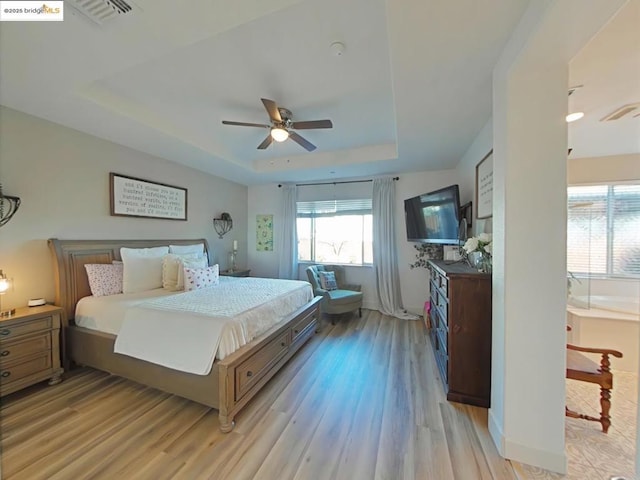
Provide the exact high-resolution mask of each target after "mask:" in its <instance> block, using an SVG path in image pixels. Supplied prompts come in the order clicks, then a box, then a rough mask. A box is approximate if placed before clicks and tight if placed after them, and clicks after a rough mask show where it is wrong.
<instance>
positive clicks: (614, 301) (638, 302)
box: [569, 295, 640, 317]
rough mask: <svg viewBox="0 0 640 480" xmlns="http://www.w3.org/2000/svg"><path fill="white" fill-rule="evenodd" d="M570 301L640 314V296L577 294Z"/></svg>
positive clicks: (579, 304)
mask: <svg viewBox="0 0 640 480" xmlns="http://www.w3.org/2000/svg"><path fill="white" fill-rule="evenodd" d="M569 303H573V304H575V305H576V306H580V307H584V308H591V309H600V310H608V311H610V312H619V313H626V314H629V315H636V317H637V316H639V315H640V296H636V297H618V296H610V295H591V296H586V295H585V296H575V297H570V298H569Z"/></svg>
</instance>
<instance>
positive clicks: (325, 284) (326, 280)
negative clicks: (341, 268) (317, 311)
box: [318, 272, 338, 290]
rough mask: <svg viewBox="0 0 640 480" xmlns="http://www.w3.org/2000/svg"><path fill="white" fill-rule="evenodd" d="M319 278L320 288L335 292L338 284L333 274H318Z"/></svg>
mask: <svg viewBox="0 0 640 480" xmlns="http://www.w3.org/2000/svg"><path fill="white" fill-rule="evenodd" d="M318 275H319V276H320V286H321V287H322V288H324V289H325V290H337V289H338V283H337V282H336V275H335V274H334V273H333V272H318Z"/></svg>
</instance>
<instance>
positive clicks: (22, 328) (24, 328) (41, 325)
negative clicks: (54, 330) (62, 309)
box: [0, 317, 51, 345]
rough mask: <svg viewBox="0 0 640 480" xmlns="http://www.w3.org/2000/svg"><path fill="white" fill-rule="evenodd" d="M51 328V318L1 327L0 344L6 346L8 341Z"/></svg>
mask: <svg viewBox="0 0 640 480" xmlns="http://www.w3.org/2000/svg"><path fill="white" fill-rule="evenodd" d="M50 328H51V317H44V318H37V319H35V320H31V321H28V322H23V323H18V324H16V325H10V326H2V327H0V344H2V345H4V343H5V342H6V341H7V340H10V339H13V338H15V337H17V336H18V335H24V334H25V333H31V332H39V331H42V330H49V329H50Z"/></svg>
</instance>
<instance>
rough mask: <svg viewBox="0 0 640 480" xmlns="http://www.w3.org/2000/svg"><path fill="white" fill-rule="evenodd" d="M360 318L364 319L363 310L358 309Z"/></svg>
mask: <svg viewBox="0 0 640 480" xmlns="http://www.w3.org/2000/svg"><path fill="white" fill-rule="evenodd" d="M358 316H359V317H360V318H362V308H358Z"/></svg>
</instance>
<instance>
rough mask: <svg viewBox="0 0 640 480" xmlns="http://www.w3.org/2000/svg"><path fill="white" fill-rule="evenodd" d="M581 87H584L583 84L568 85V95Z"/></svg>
mask: <svg viewBox="0 0 640 480" xmlns="http://www.w3.org/2000/svg"><path fill="white" fill-rule="evenodd" d="M582 87H584V85H575V86H573V87H569V96H571V95H573V94H574V93H576V90H579V89H581V88H582Z"/></svg>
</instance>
